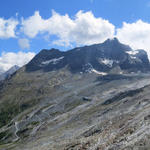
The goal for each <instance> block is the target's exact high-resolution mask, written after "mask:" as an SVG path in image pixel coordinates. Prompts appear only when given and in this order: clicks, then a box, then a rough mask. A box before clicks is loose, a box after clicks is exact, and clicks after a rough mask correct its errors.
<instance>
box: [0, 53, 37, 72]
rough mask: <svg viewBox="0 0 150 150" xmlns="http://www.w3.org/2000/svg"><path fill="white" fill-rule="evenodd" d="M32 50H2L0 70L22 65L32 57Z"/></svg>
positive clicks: (3, 70)
mask: <svg viewBox="0 0 150 150" xmlns="http://www.w3.org/2000/svg"><path fill="white" fill-rule="evenodd" d="M34 56H35V53H33V52H28V53H25V52H21V51H20V52H17V53H14V52H3V53H2V55H1V56H0V72H5V71H7V70H8V69H10V68H11V67H12V66H14V65H18V66H20V67H21V66H23V65H25V64H27V63H28V62H29V61H30V60H31V59H32V58H33V57H34Z"/></svg>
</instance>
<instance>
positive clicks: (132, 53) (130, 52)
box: [126, 50, 139, 55]
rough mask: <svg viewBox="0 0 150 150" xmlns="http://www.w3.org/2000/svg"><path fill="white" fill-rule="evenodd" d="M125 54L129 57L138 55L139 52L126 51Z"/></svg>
mask: <svg viewBox="0 0 150 150" xmlns="http://www.w3.org/2000/svg"><path fill="white" fill-rule="evenodd" d="M126 53H127V54H129V55H136V54H138V53H139V51H136V50H134V51H126Z"/></svg>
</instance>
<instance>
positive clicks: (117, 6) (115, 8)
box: [0, 0, 150, 71]
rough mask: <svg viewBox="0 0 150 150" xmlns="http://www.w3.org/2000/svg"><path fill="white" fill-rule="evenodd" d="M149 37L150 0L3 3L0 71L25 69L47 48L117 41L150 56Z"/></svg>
mask: <svg viewBox="0 0 150 150" xmlns="http://www.w3.org/2000/svg"><path fill="white" fill-rule="evenodd" d="M149 34H150V0H5V1H2V2H1V5H0V55H1V56H0V71H1V70H2V71H3V70H7V69H8V68H10V67H11V66H13V65H14V64H17V65H20V66H22V65H23V64H25V63H27V62H28V61H29V60H30V59H31V58H32V57H33V56H34V55H35V54H36V53H38V52H39V51H40V50H41V49H44V48H46V49H50V48H52V47H55V48H59V49H61V50H67V49H71V48H72V47H75V46H81V45H90V44H94V43H101V42H103V41H104V40H106V39H107V38H112V37H114V36H116V37H117V38H118V39H119V40H120V41H121V42H123V43H125V44H129V45H131V47H132V48H133V49H138V48H143V49H146V50H147V52H148V53H149V50H150V44H149V43H150V42H149V40H150V35H149ZM149 55H150V54H149ZM23 56H25V58H24V59H22V58H20V57H23ZM10 59H11V60H10ZM20 59H22V61H20Z"/></svg>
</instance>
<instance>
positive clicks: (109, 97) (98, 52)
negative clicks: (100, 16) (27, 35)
mask: <svg viewBox="0 0 150 150" xmlns="http://www.w3.org/2000/svg"><path fill="white" fill-rule="evenodd" d="M142 72H143V73H142ZM149 91H150V74H149V60H148V57H147V54H146V52H145V51H144V50H135V51H133V50H132V49H131V48H130V47H129V46H127V45H124V44H121V43H120V42H119V41H118V40H117V39H112V40H106V41H105V42H104V43H101V44H95V45H91V46H85V47H80V48H75V49H72V50H69V51H66V52H62V51H59V50H57V49H51V50H42V51H41V52H40V53H39V54H37V55H36V56H35V57H34V58H33V59H32V60H31V61H30V62H29V63H28V64H27V65H25V66H23V67H22V68H20V69H19V70H17V71H16V72H15V73H14V74H12V75H11V76H10V77H9V78H7V79H6V80H4V81H3V82H1V83H0V150H1V149H2V150H20V149H21V150H38V149H39V150H83V149H85V150H86V149H87V150H88V149H91V150H106V149H108V150H125V149H126V150H131V149H137V150H141V149H149V147H150V146H149V145H150V144H149V137H150V132H149V127H150V92H149Z"/></svg>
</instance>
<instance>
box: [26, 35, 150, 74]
mask: <svg viewBox="0 0 150 150" xmlns="http://www.w3.org/2000/svg"><path fill="white" fill-rule="evenodd" d="M66 66H67V67H68V69H69V70H70V71H71V72H73V73H76V72H86V71H88V70H91V69H94V70H96V71H99V72H107V73H108V72H109V71H110V70H111V69H112V68H115V67H120V68H121V70H122V71H125V72H137V71H142V72H145V71H149V70H150V64H149V60H148V57H147V53H146V52H145V51H144V50H136V51H133V50H132V49H131V48H130V47H129V46H127V45H124V44H121V43H120V42H119V41H118V39H116V38H114V39H112V40H110V39H108V40H106V41H105V42H104V43H102V44H95V45H92V46H85V47H79V48H75V49H73V50H69V51H66V52H63V51H59V50H57V49H51V50H42V51H41V52H40V53H39V54H38V55H37V56H35V58H34V59H32V60H31V62H29V63H28V64H27V66H26V70H27V71H28V72H30V71H36V70H41V69H42V70H43V71H53V70H59V69H61V68H64V67H66Z"/></svg>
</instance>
